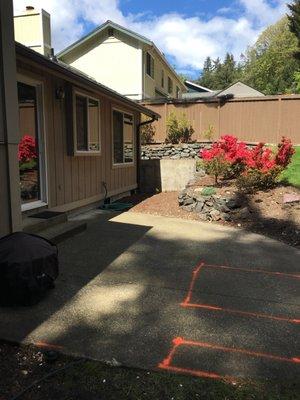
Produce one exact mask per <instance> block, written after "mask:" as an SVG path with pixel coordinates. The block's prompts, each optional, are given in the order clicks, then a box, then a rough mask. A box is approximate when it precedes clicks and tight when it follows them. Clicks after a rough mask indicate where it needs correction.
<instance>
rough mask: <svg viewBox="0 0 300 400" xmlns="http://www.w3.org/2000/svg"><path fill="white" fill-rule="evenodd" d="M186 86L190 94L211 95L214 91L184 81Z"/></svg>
mask: <svg viewBox="0 0 300 400" xmlns="http://www.w3.org/2000/svg"><path fill="white" fill-rule="evenodd" d="M184 84H185V86H186V88H187V91H188V93H211V92H213V90H210V89H208V88H206V87H204V86H201V85H198V84H197V83H195V82H191V81H184Z"/></svg>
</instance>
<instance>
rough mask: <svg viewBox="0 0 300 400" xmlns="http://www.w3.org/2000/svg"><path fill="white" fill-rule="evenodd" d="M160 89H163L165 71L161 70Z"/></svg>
mask: <svg viewBox="0 0 300 400" xmlns="http://www.w3.org/2000/svg"><path fill="white" fill-rule="evenodd" d="M161 87H162V88H163V87H165V71H164V70H163V69H162V70H161Z"/></svg>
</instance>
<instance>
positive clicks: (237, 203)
mask: <svg viewBox="0 0 300 400" xmlns="http://www.w3.org/2000/svg"><path fill="white" fill-rule="evenodd" d="M226 206H227V207H228V208H230V209H231V210H234V209H236V208H239V207H241V206H242V200H241V199H240V198H238V197H231V198H230V199H228V200H227V202H226Z"/></svg>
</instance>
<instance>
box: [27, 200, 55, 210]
mask: <svg viewBox="0 0 300 400" xmlns="http://www.w3.org/2000/svg"><path fill="white" fill-rule="evenodd" d="M47 205H48V203H45V202H44V201H42V200H37V201H32V202H31V203H24V204H22V205H21V211H22V212H24V211H29V210H34V209H35V208H40V207H45V206H47Z"/></svg>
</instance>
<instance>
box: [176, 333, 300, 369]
mask: <svg viewBox="0 0 300 400" xmlns="http://www.w3.org/2000/svg"><path fill="white" fill-rule="evenodd" d="M181 345H183V346H196V347H203V348H206V349H212V350H220V351H224V352H229V353H240V354H246V355H248V356H252V357H259V358H268V359H271V360H274V361H281V362H289V363H294V364H295V363H296V364H298V363H300V358H299V357H292V358H289V357H282V356H276V355H274V354H270V353H262V352H257V351H252V350H245V349H239V348H235V347H226V346H221V345H218V344H214V343H207V342H197V341H193V340H185V339H182V342H181Z"/></svg>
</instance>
